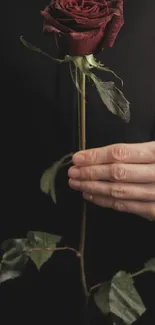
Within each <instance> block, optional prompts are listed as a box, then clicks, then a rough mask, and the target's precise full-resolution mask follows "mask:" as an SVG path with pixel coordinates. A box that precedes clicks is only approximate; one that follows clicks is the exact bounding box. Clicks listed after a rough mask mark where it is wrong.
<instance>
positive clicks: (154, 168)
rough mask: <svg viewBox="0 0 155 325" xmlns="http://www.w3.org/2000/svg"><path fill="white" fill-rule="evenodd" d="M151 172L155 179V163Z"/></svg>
mask: <svg viewBox="0 0 155 325" xmlns="http://www.w3.org/2000/svg"><path fill="white" fill-rule="evenodd" d="M151 174H152V175H151V177H152V180H153V181H155V164H153V165H152V166H151Z"/></svg>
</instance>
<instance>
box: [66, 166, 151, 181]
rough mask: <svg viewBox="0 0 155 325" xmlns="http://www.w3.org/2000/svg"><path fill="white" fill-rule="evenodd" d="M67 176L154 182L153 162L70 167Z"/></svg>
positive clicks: (91, 179) (85, 178)
mask: <svg viewBox="0 0 155 325" xmlns="http://www.w3.org/2000/svg"><path fill="white" fill-rule="evenodd" d="M68 176H69V177H70V178H72V179H79V180H89V181H94V180H109V181H119V182H128V183H129V182H132V183H145V182H146V183H149V182H150V183H152V182H155V164H121V163H115V164H102V165H95V166H86V167H71V168H70V169H69V171H68Z"/></svg>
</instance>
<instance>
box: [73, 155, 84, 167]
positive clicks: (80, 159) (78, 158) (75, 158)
mask: <svg viewBox="0 0 155 325" xmlns="http://www.w3.org/2000/svg"><path fill="white" fill-rule="evenodd" d="M84 161H85V156H84V155H83V154H81V153H76V154H75V155H74V156H73V162H74V163H75V164H77V165H78V164H79V165H81V164H83V163H84Z"/></svg>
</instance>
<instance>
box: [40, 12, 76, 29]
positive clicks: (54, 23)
mask: <svg viewBox="0 0 155 325" xmlns="http://www.w3.org/2000/svg"><path fill="white" fill-rule="evenodd" d="M41 15H42V16H43V17H44V18H45V21H44V30H46V26H53V27H55V28H56V29H58V30H59V31H61V32H65V33H67V32H68V33H69V32H72V31H73V30H72V29H71V28H69V27H67V26H65V25H62V24H60V23H59V22H58V21H56V20H55V19H54V18H53V17H52V16H50V14H49V13H48V12H46V11H41Z"/></svg>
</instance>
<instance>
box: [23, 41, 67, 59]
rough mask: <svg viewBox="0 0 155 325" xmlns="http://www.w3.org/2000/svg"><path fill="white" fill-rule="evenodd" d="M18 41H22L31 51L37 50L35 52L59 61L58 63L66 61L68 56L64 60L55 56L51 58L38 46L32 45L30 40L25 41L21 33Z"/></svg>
mask: <svg viewBox="0 0 155 325" xmlns="http://www.w3.org/2000/svg"><path fill="white" fill-rule="evenodd" d="M20 41H21V42H22V44H23V45H24V46H25V47H27V48H28V49H29V50H31V51H33V52H37V53H40V54H42V55H44V56H46V57H47V58H48V59H51V60H53V61H56V62H59V63H62V62H68V58H67V57H66V58H65V59H64V60H60V59H56V58H53V57H52V56H51V55H49V54H48V53H46V52H44V51H42V50H41V49H40V48H38V47H36V46H34V45H33V44H31V43H30V42H28V41H26V40H25V39H24V38H23V36H22V35H21V36H20Z"/></svg>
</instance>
